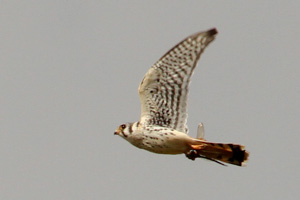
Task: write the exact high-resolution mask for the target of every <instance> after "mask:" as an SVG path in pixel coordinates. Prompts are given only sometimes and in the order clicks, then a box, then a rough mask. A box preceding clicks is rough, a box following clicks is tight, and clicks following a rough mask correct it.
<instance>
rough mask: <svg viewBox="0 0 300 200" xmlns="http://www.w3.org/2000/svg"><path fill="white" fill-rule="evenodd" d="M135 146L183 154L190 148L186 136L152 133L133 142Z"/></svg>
mask: <svg viewBox="0 0 300 200" xmlns="http://www.w3.org/2000/svg"><path fill="white" fill-rule="evenodd" d="M132 144H133V145H134V146H136V147H138V148H141V149H145V150H147V151H150V152H153V153H159V154H181V153H186V152H188V151H189V150H190V147H189V145H188V144H187V142H186V140H185V138H182V137H180V136H179V135H176V134H170V133H168V134H167V135H165V134H151V135H149V136H144V137H143V139H142V140H138V141H136V143H135V142H133V143H132Z"/></svg>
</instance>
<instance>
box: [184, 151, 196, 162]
mask: <svg viewBox="0 0 300 200" xmlns="http://www.w3.org/2000/svg"><path fill="white" fill-rule="evenodd" d="M185 156H186V157H187V158H188V159H191V160H195V159H196V158H197V157H199V155H198V153H197V151H196V150H190V151H189V152H187V153H186V154H185Z"/></svg>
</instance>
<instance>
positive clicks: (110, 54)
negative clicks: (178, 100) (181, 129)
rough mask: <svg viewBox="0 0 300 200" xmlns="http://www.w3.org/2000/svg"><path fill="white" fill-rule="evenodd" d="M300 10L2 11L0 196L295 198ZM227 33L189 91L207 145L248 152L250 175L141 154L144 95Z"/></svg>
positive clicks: (248, 5)
mask: <svg viewBox="0 0 300 200" xmlns="http://www.w3.org/2000/svg"><path fill="white" fill-rule="evenodd" d="M299 8H300V2H299V1H296V0H295V1H271V0H270V1H258V0H257V1H171V0H170V1H68V0H55V1H42V0H41V1H25V0H22V1H21V0H20V1H13V0H9V1H8V0H2V1H0V67H1V68H0V92H1V97H0V101H1V103H0V123H1V124H0V158H1V164H0V199H1V200H2V199H3V200H15V199H22V200H27V199H28V200H35V199H39V200H40V199H42V200H48V199H49V200H75V199H76V200H77V199H78V200H79V199H89V200H90V199H91V200H94V199H101V200H102V199H124V200H127V199H134V200H135V199H137V200H140V199H143V200H148V199H199V200H200V199H209V200H220V199H230V200H236V199H246V200H252V199H272V200H274V199H276V200H277V199H278V200H279V199H297V197H299V196H300V188H299V185H300V172H299V166H300V158H299V142H300V137H299V133H300V123H299V120H300V59H299V57H300V56H299V55H300V48H299V38H300V37H299V35H300V23H299V22H300V12H299ZM212 27H216V28H217V29H218V31H219V34H218V35H217V38H216V40H215V41H214V42H213V43H211V44H210V46H209V47H208V48H207V49H206V51H205V52H204V54H203V55H202V57H201V59H200V62H199V64H198V67H197V69H196V71H195V73H194V75H193V78H192V84H191V87H190V95H189V118H188V125H189V128H190V135H192V136H196V130H197V124H198V123H199V122H203V123H204V126H205V137H206V139H207V140H210V141H215V142H234V143H240V144H244V145H245V146H246V147H247V149H248V151H249V152H250V159H249V162H248V165H247V167H243V168H240V167H236V166H228V167H223V166H221V165H218V164H216V163H213V162H208V161H206V160H202V159H198V160H196V161H191V160H188V159H186V158H185V156H184V155H177V156H170V155H158V154H153V153H150V152H147V151H144V150H140V149H137V148H135V147H133V146H132V145H130V144H129V143H128V142H126V141H125V140H123V139H122V138H120V137H118V136H114V135H113V132H114V130H115V129H116V128H117V127H118V126H119V125H120V124H121V123H123V122H127V121H129V122H133V121H137V120H138V119H139V115H140V103H139V98H138V94H137V87H138V85H139V83H140V81H141V80H142V78H143V76H144V74H145V73H146V72H147V70H148V69H149V68H150V66H151V65H152V64H153V63H155V62H156V61H157V59H158V58H160V57H161V56H162V55H163V54H164V53H165V52H166V51H168V50H169V49H170V48H171V47H173V46H174V45H175V44H176V43H178V42H179V41H181V40H182V39H183V38H185V37H187V36H188V35H190V34H193V33H195V32H198V31H202V30H207V29H209V28H212Z"/></svg>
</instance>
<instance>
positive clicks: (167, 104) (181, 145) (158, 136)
mask: <svg viewBox="0 0 300 200" xmlns="http://www.w3.org/2000/svg"><path fill="white" fill-rule="evenodd" d="M216 34H217V30H216V29H211V30H208V31H204V32H199V33H196V34H194V35H191V36H189V37H187V38H186V39H184V40H183V41H181V42H180V43H178V44H177V45H176V46H175V47H173V48H172V49H171V50H169V51H168V52H167V53H166V54H165V55H164V56H162V57H161V58H160V59H159V60H158V61H157V62H156V63H155V64H154V65H153V66H152V67H151V68H150V70H149V71H148V72H147V73H146V75H145V76H144V78H143V80H142V82H141V83H140V86H139V88H138V92H139V96H140V101H141V118H140V120H139V121H138V122H134V123H125V124H122V125H120V126H119V128H118V129H117V130H116V131H115V133H114V134H116V135H119V136H121V137H122V138H124V139H125V140H127V141H128V142H130V143H131V144H133V145H134V146H136V147H138V148H141V149H145V150H148V151H150V152H154V153H159V154H185V155H186V157H187V158H189V159H191V160H195V158H197V157H199V158H205V159H208V160H211V161H215V162H217V163H220V164H223V163H222V162H224V163H229V164H234V165H238V166H242V165H243V164H244V163H245V161H247V159H248V155H249V154H248V152H247V151H246V150H244V146H242V145H239V144H223V143H214V142H209V141H206V140H205V139H204V138H203V125H202V124H201V123H200V124H199V126H198V134H197V138H193V137H190V136H189V135H188V134H187V133H188V128H187V125H186V121H187V95H188V86H189V82H190V78H191V75H192V73H193V70H194V69H195V67H196V64H197V62H198V60H199V58H200V55H201V54H202V52H203V51H204V49H205V48H206V47H207V46H208V44H209V43H210V42H212V41H213V40H214V39H215V35H216ZM220 161H221V162H220Z"/></svg>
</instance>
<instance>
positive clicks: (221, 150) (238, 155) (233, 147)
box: [187, 141, 249, 166]
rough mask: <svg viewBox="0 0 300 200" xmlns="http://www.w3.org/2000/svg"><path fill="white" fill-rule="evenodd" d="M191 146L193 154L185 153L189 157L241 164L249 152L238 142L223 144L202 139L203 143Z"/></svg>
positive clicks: (244, 161) (246, 158)
mask: <svg viewBox="0 0 300 200" xmlns="http://www.w3.org/2000/svg"><path fill="white" fill-rule="evenodd" d="M191 147H192V148H193V150H192V151H193V153H192V154H193V155H187V157H188V158H190V159H193V158H194V159H195V158H196V157H200V158H206V159H208V160H212V161H216V162H217V161H221V162H224V163H229V164H233V165H238V166H243V165H244V164H245V163H246V161H247V160H248V156H249V153H248V152H247V151H246V150H245V149H244V146H242V145H239V144H223V143H212V142H207V141H203V144H201V145H191ZM189 156H190V157H189Z"/></svg>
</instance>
